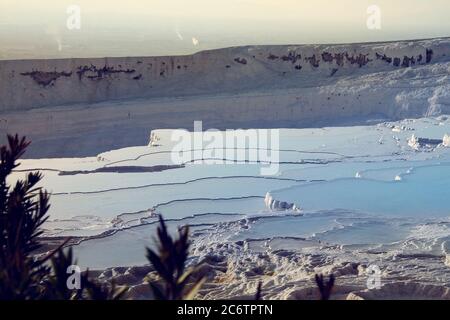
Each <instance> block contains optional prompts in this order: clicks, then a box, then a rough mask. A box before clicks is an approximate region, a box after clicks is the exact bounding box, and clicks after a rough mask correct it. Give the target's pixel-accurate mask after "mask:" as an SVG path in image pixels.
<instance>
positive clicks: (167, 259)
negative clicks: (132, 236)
mask: <svg viewBox="0 0 450 320" xmlns="http://www.w3.org/2000/svg"><path fill="white" fill-rule="evenodd" d="M157 234H158V238H157V239H156V240H157V243H158V248H157V251H154V250H152V249H149V248H147V258H148V260H149V261H150V263H151V264H152V265H153V267H154V268H155V271H156V272H157V274H158V276H159V278H160V279H161V284H157V283H153V282H151V283H150V286H151V288H152V291H153V294H154V296H155V298H156V299H157V300H191V299H193V298H194V297H195V295H196V294H197V292H198V290H199V289H200V288H201V286H202V285H203V283H204V281H205V278H203V277H202V278H200V279H197V280H194V281H193V283H191V284H189V281H190V280H191V278H192V276H193V274H194V273H195V272H196V271H197V268H198V267H196V268H191V269H189V270H185V269H186V268H185V265H186V261H187V259H188V256H189V246H190V242H189V227H187V226H185V227H182V228H179V229H178V239H176V240H173V239H172V237H171V236H170V235H169V233H168V231H167V226H166V223H165V222H164V219H163V218H162V216H159V226H158V231H157ZM188 284H189V288H188Z"/></svg>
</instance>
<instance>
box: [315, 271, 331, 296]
mask: <svg viewBox="0 0 450 320" xmlns="http://www.w3.org/2000/svg"><path fill="white" fill-rule="evenodd" d="M315 279H316V284H317V287H318V288H319V292H320V299H321V300H330V297H331V292H332V290H333V287H334V281H335V277H334V275H333V274H331V275H330V277H329V280H328V281H326V282H325V281H324V277H323V274H316V276H315Z"/></svg>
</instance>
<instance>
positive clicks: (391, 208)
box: [272, 163, 450, 218]
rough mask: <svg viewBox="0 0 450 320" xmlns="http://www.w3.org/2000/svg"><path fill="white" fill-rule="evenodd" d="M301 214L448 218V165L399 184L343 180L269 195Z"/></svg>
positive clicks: (424, 169)
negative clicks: (321, 212) (335, 212)
mask: <svg viewBox="0 0 450 320" xmlns="http://www.w3.org/2000/svg"><path fill="white" fill-rule="evenodd" d="M272 194H273V197H274V198H275V199H278V200H283V201H288V202H293V203H296V204H297V205H299V206H300V207H301V208H302V209H304V210H305V211H315V210H332V209H338V208H339V209H346V210H350V211H361V212H365V213H375V214H382V215H387V216H411V217H426V218H430V217H448V216H450V164H448V163H446V164H442V165H436V166H428V167H420V168H416V169H414V170H413V172H412V173H411V174H410V175H406V176H404V178H403V180H402V181H376V180H369V179H358V178H346V179H338V180H334V181H329V182H317V183H312V184H308V185H303V186H296V187H292V188H286V189H282V190H278V191H274V192H272Z"/></svg>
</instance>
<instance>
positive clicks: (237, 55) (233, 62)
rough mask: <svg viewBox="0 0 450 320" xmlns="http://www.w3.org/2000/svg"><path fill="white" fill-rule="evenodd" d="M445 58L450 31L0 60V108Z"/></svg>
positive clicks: (261, 87)
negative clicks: (379, 39)
mask: <svg viewBox="0 0 450 320" xmlns="http://www.w3.org/2000/svg"><path fill="white" fill-rule="evenodd" d="M449 60H450V39H448V38H444V39H432V40H419V41H403V42H389V43H372V44H348V45H299V46H250V47H235V48H226V49H219V50H211V51H204V52H199V53H197V54H194V55H189V56H168V57H133V58H131V57H130V58H103V59H59V60H7V61H0V111H7V110H25V109H30V108H38V107H48V106H57V105H66V104H78V103H95V102H101V101H108V100H116V99H129V98H153V97H182V96H189V95H204V94H206V95H211V94H216V93H221V94H223V93H231V94H234V93H243V92H249V91H267V90H271V89H280V88H305V87H314V86H323V85H327V84H333V83H336V81H338V80H339V79H342V78H345V77H348V76H355V75H367V74H373V73H377V72H383V71H395V70H399V69H407V68H410V67H417V66H426V65H431V64H435V63H439V62H446V61H449Z"/></svg>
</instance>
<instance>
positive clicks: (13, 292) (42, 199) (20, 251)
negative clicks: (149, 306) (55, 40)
mask: <svg viewBox="0 0 450 320" xmlns="http://www.w3.org/2000/svg"><path fill="white" fill-rule="evenodd" d="M7 140H8V144H7V145H5V146H2V147H1V148H0V158H1V159H0V160H1V161H0V300H41V299H53V300H56V299H102V298H104V299H115V298H119V297H120V296H121V293H122V292H123V289H122V290H117V289H116V288H115V286H114V285H111V286H102V285H99V284H97V283H95V282H94V281H92V280H91V279H89V277H88V273H87V272H86V273H84V274H82V275H81V279H82V284H83V285H84V287H83V288H82V289H80V290H78V291H74V290H69V289H68V286H67V279H68V277H69V276H70V275H69V274H67V268H68V267H69V266H71V265H75V264H76V262H75V261H74V259H73V254H72V250H71V249H69V250H66V252H64V251H63V249H62V247H63V246H64V244H65V243H63V244H62V245H61V246H60V247H59V248H58V249H57V250H54V251H53V252H51V253H49V254H48V255H47V256H45V257H44V258H37V257H36V256H35V255H34V252H35V251H36V250H37V249H39V248H41V247H42V245H41V243H40V241H39V237H40V236H41V235H42V233H43V231H42V225H43V224H44V223H45V221H46V220H47V219H48V215H47V212H48V209H49V208H50V204H49V200H50V196H49V194H48V193H47V192H46V191H45V190H43V189H42V188H41V187H38V183H39V182H40V181H41V179H42V175H41V173H39V172H31V173H28V174H27V175H26V177H25V179H23V180H18V181H16V182H15V184H14V185H12V186H10V185H8V182H7V178H8V176H9V175H11V173H12V172H13V170H14V169H15V168H17V167H18V166H19V163H18V162H17V161H18V160H19V158H20V157H21V156H22V155H23V154H24V153H25V150H26V148H27V147H28V146H29V145H30V142H28V141H27V140H26V138H25V137H22V138H19V136H18V135H17V134H16V135H15V136H11V135H8V137H7ZM49 261H50V262H51V263H50V264H49V263H48V262H49Z"/></svg>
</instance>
